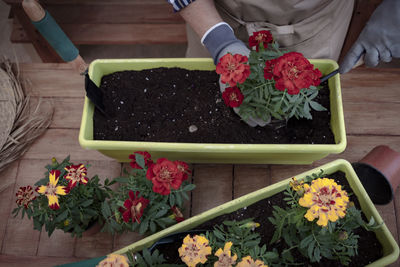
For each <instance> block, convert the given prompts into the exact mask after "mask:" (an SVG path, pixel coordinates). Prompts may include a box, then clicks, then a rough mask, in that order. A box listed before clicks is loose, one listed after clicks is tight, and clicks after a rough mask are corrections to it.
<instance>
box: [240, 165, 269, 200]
mask: <svg viewBox="0 0 400 267" xmlns="http://www.w3.org/2000/svg"><path fill="white" fill-rule="evenodd" d="M270 184H271V171H270V167H269V165H235V166H234V181H233V189H234V190H233V197H234V198H238V197H241V196H244V195H246V194H248V193H251V192H254V191H256V190H258V189H261V188H263V187H266V186H268V185H270Z"/></svg>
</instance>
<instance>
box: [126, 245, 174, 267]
mask: <svg viewBox="0 0 400 267" xmlns="http://www.w3.org/2000/svg"><path fill="white" fill-rule="evenodd" d="M125 255H126V256H127V257H128V262H129V266H133V267H135V266H137V267H152V266H159V267H161V266H165V267H166V266H179V265H171V264H165V259H164V256H163V254H160V252H159V251H158V250H157V249H156V250H155V251H153V253H151V252H150V251H149V250H148V249H143V250H142V251H141V252H140V253H135V252H133V251H132V250H129V251H128V252H127V253H126V254H125Z"/></svg>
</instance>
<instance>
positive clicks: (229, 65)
mask: <svg viewBox="0 0 400 267" xmlns="http://www.w3.org/2000/svg"><path fill="white" fill-rule="evenodd" d="M247 61H248V58H247V57H246V56H242V55H240V54H235V55H232V54H229V53H228V54H226V55H224V56H223V57H221V59H220V60H219V63H218V64H217V67H216V72H217V73H218V74H221V82H222V83H228V84H229V85H230V86H235V85H236V83H244V81H245V80H246V79H247V77H249V75H250V66H249V65H248V64H246V62H247Z"/></svg>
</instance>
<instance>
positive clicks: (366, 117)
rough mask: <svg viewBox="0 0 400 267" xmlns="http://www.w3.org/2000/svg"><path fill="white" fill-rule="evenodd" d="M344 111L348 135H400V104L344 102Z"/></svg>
mask: <svg viewBox="0 0 400 267" xmlns="http://www.w3.org/2000/svg"><path fill="white" fill-rule="evenodd" d="M399 96H400V95H399ZM343 110H344V121H345V123H346V133H347V134H363V135H365V134H374V135H400V132H399V125H400V116H399V112H400V102H399V103H382V102H381V103H376V102H369V103H366V102H361V103H355V102H347V101H344V102H343Z"/></svg>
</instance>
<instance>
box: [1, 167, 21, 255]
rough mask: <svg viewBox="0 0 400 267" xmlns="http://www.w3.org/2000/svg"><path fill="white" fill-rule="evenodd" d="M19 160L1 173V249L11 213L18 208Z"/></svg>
mask: <svg viewBox="0 0 400 267" xmlns="http://www.w3.org/2000/svg"><path fill="white" fill-rule="evenodd" d="M18 165H19V160H17V161H15V162H14V163H11V164H10V165H9V166H8V167H7V168H6V169H5V170H4V171H3V172H0V181H1V187H0V222H1V223H0V240H1V245H0V249H1V247H2V246H3V241H4V237H5V234H6V226H7V220H8V218H9V217H10V216H11V215H10V214H11V211H12V210H13V209H14V208H15V207H16V204H15V193H16V190H18V189H16V188H15V182H16V180H17V170H18Z"/></svg>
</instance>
